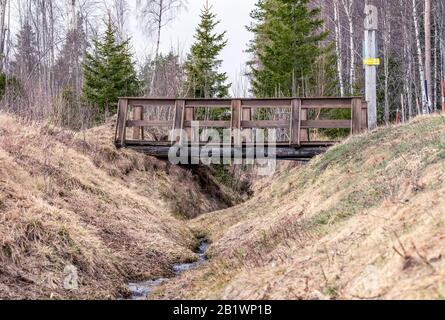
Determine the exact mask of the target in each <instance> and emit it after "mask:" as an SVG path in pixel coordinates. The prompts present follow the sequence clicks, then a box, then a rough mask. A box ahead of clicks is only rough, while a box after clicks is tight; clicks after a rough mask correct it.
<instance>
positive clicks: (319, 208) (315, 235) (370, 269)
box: [158, 116, 445, 299]
mask: <svg viewBox="0 0 445 320" xmlns="http://www.w3.org/2000/svg"><path fill="white" fill-rule="evenodd" d="M191 226H192V228H194V229H196V230H199V231H200V232H205V233H207V234H209V235H210V238H211V239H212V241H213V245H212V247H211V250H210V254H211V255H212V261H211V263H209V265H208V266H207V267H205V268H203V269H200V270H196V271H192V272H189V273H186V274H184V275H183V276H182V277H180V278H178V279H173V280H171V281H170V282H169V283H167V284H166V285H165V286H164V287H162V288H161V290H160V291H159V293H158V297H159V298H192V299H197V298H204V299H208V298H217V299H410V298H414V299H443V298H444V297H445V117H443V116H442V117H441V116H434V117H421V118H418V119H416V120H414V121H413V122H411V123H409V124H407V125H404V126H400V127H398V128H394V127H392V128H382V129H379V130H377V131H375V132H373V133H371V134H367V135H363V136H358V137H353V138H351V139H349V140H348V141H346V142H345V143H343V144H341V145H339V146H336V147H334V148H332V149H331V150H330V151H329V152H328V153H326V154H325V155H323V156H320V157H318V158H317V159H314V160H313V161H312V162H311V163H310V164H309V165H308V166H306V167H304V168H295V169H290V170H286V171H284V172H282V173H281V174H280V175H279V176H278V177H277V178H276V179H275V181H274V183H272V184H271V185H270V186H268V187H266V188H262V189H261V191H260V193H259V194H257V195H256V196H255V197H254V198H253V199H251V200H250V201H248V202H246V203H244V204H242V205H240V206H237V207H235V208H230V209H227V210H223V211H220V212H215V213H210V214H206V215H203V216H201V217H200V218H198V219H196V220H194V221H193V222H192V223H191Z"/></svg>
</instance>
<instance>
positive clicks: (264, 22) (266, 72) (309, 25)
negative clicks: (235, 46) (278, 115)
mask: <svg viewBox="0 0 445 320" xmlns="http://www.w3.org/2000/svg"><path fill="white" fill-rule="evenodd" d="M319 13H320V10H319V9H318V8H312V9H311V8H309V1H308V0H259V1H258V3H257V4H256V9H255V10H254V11H253V12H252V14H251V16H252V19H253V20H254V21H255V22H254V23H253V24H252V25H251V26H249V27H248V30H249V31H251V32H253V33H254V35H255V39H254V40H253V41H252V42H251V43H250V48H249V52H251V53H252V54H253V56H254V59H253V60H252V61H251V62H250V68H251V74H250V76H251V78H252V87H253V92H254V94H255V95H256V96H257V97H282V96H284V97H287V96H297V95H299V96H304V95H307V94H308V93H309V91H310V89H311V87H313V86H314V84H315V83H316V81H317V77H318V74H319V72H321V71H323V72H324V70H320V67H319V66H318V63H320V57H322V56H323V55H324V54H325V53H326V51H327V50H326V49H323V48H322V46H321V43H322V41H323V40H325V39H326V37H327V35H328V33H327V32H323V31H320V29H321V27H322V25H323V21H322V20H321V19H319V18H318V15H319ZM330 48H331V47H330V46H329V49H330ZM323 68H324V67H322V68H321V69H323Z"/></svg>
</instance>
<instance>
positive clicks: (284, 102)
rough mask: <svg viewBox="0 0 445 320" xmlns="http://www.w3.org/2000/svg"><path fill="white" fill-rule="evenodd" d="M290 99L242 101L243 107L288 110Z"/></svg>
mask: <svg viewBox="0 0 445 320" xmlns="http://www.w3.org/2000/svg"><path fill="white" fill-rule="evenodd" d="M290 103H291V99H281V100H279V99H258V100H243V101H242V106H243V107H250V108H269V109H274V108H290Z"/></svg>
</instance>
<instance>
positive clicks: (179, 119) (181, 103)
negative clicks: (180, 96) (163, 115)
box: [171, 100, 185, 144]
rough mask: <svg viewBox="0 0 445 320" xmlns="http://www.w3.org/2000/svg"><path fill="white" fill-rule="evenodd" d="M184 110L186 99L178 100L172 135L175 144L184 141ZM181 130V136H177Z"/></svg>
mask: <svg viewBox="0 0 445 320" xmlns="http://www.w3.org/2000/svg"><path fill="white" fill-rule="evenodd" d="M184 112H185V100H176V102H175V119H174V120H173V128H172V129H173V130H174V131H175V132H172V137H171V143H172V144H175V143H177V142H179V143H180V144H182V141H183V138H184V137H183V129H184V120H185V119H184ZM179 131H180V136H179V137H178V136H176V135H177V133H178V132H179Z"/></svg>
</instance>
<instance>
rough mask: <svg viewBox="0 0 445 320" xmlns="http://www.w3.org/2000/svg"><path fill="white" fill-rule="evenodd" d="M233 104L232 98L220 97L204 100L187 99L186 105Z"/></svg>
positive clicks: (228, 105) (217, 106) (218, 106)
mask: <svg viewBox="0 0 445 320" xmlns="http://www.w3.org/2000/svg"><path fill="white" fill-rule="evenodd" d="M231 105H232V103H231V101H230V100H219V99H203V100H186V101H185V106H186V107H195V108H198V107H201V108H230V107H231Z"/></svg>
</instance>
